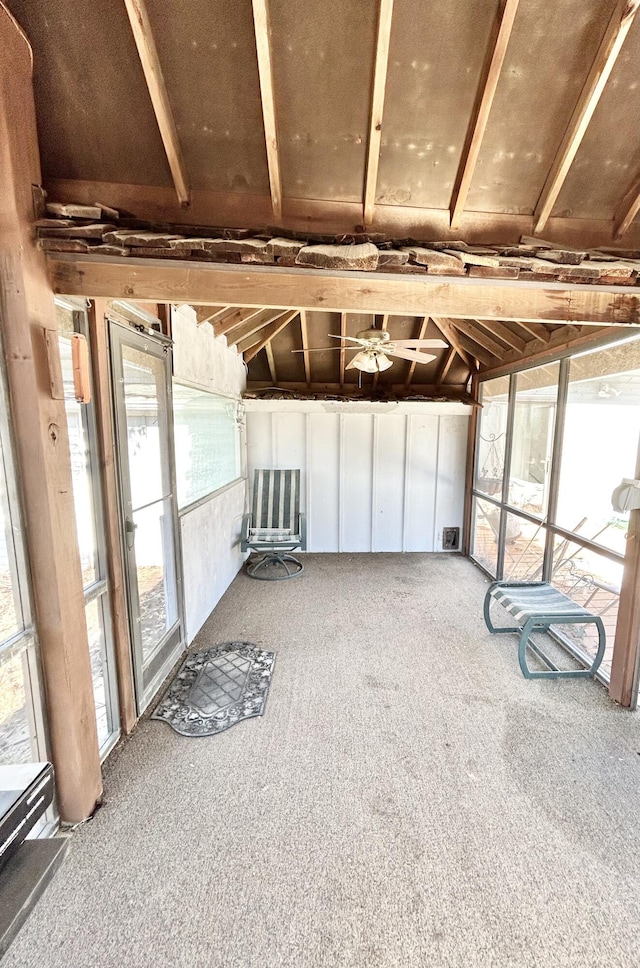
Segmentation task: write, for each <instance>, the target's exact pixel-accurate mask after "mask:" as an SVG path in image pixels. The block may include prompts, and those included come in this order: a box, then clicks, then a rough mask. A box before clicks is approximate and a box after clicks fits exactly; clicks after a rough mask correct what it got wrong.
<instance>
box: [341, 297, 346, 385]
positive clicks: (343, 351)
mask: <svg viewBox="0 0 640 968" xmlns="http://www.w3.org/2000/svg"><path fill="white" fill-rule="evenodd" d="M340 335H341V336H342V337H343V340H344V337H345V336H346V335H347V314H346V313H340ZM346 359H347V346H346V343H344V342H343V341H341V342H340V386H341V387H343V386H344V368H345V363H346Z"/></svg>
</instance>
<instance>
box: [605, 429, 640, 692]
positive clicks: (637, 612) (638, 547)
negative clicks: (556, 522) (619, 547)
mask: <svg viewBox="0 0 640 968" xmlns="http://www.w3.org/2000/svg"><path fill="white" fill-rule="evenodd" d="M638 478H640V445H639V446H638V456H637V460H636V479H638ZM639 662H640V511H632V512H631V514H630V515H629V527H628V528H627V546H626V554H625V561H624V573H623V576H622V587H621V588H620V601H619V604H618V621H617V623H616V637H615V641H614V644H613V658H612V661H611V680H610V682H609V695H610V696H611V698H612V699H615V701H616V702H619V703H620V705H621V706H629V707H635V704H636V702H637V688H638V687H637V681H638V664H639Z"/></svg>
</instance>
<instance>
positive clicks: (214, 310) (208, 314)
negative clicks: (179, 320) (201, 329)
mask: <svg viewBox="0 0 640 968" xmlns="http://www.w3.org/2000/svg"><path fill="white" fill-rule="evenodd" d="M230 308H231V307H230V306H223V308H222V309H220V308H219V307H214V306H197V307H196V319H197V321H198V326H202V325H203V324H204V323H211V325H212V326H213V325H214V324H215V323H217V322H218V321H219V320H221V319H222V318H223V317H224V315H225V314H226V313H228V312H229V310H230Z"/></svg>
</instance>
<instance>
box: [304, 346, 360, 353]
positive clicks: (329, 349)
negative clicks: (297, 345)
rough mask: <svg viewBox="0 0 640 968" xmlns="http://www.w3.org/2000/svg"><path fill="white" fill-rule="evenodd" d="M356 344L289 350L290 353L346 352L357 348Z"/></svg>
mask: <svg viewBox="0 0 640 968" xmlns="http://www.w3.org/2000/svg"><path fill="white" fill-rule="evenodd" d="M357 349H358V347H357V346H315V347H313V348H309V349H308V350H291V352H292V353H343V352H344V353H348V352H349V351H352V350H357Z"/></svg>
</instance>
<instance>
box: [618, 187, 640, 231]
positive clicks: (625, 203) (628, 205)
mask: <svg viewBox="0 0 640 968" xmlns="http://www.w3.org/2000/svg"><path fill="white" fill-rule="evenodd" d="M638 212H640V177H638V178H636V180H635V182H634V183H633V185H632V186H631V188H630V189H629V191H628V192H627V194H626V195H625V197H624V198H623V199H622V202H621V204H620V206H619V208H618V211H617V212H616V217H615V222H614V229H613V234H614V237H615V238H616V239H620V238H622V236H623V235H625V234H626V233H627V232H628V231H629V229H630V228H631V223H632V222H633V220H634V218H635V217H636V215H637V214H638Z"/></svg>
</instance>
